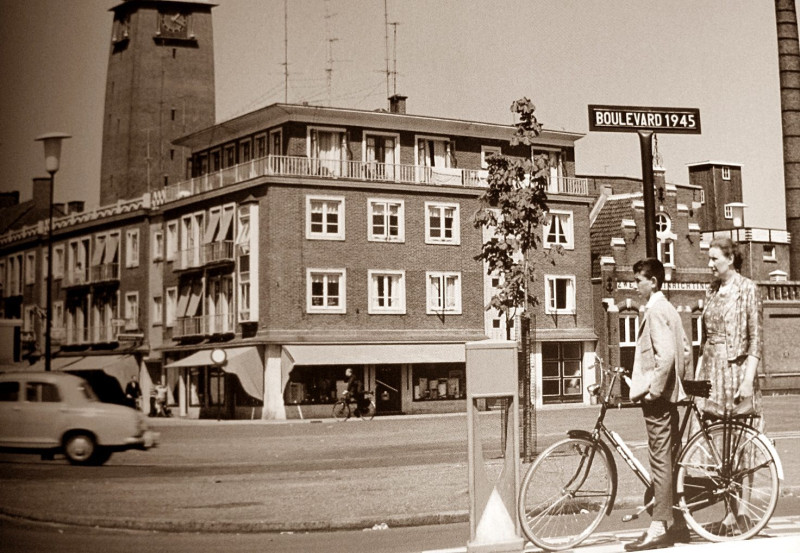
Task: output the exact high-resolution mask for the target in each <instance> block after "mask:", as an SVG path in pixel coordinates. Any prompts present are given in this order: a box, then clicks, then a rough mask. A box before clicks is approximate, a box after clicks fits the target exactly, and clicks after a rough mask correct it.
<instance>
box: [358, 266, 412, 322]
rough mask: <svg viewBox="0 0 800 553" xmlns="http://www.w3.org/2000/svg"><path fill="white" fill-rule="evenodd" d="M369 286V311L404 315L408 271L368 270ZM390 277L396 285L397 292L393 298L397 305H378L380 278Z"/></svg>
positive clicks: (376, 313)
mask: <svg viewBox="0 0 800 553" xmlns="http://www.w3.org/2000/svg"><path fill="white" fill-rule="evenodd" d="M367 275H368V277H367V278H368V282H367V285H368V287H369V293H368V301H369V303H368V308H367V312H368V313H369V314H370V315H380V314H392V315H404V314H405V312H406V272H405V271H396V270H378V269H375V270H369V271H367ZM381 278H390V279H391V281H392V283H393V286H394V287H395V294H393V299H394V300H395V305H390V306H380V305H378V302H379V299H380V298H379V297H378V279H381Z"/></svg>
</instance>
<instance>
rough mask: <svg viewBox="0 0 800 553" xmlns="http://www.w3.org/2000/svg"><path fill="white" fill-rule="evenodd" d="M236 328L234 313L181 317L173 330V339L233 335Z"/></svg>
mask: <svg viewBox="0 0 800 553" xmlns="http://www.w3.org/2000/svg"><path fill="white" fill-rule="evenodd" d="M235 329H236V326H235V324H234V315H233V313H227V314H223V315H199V316H196V317H179V318H178V319H177V320H176V321H175V326H174V327H173V329H172V337H173V338H196V337H204V336H215V335H222V334H233V333H234V332H235Z"/></svg>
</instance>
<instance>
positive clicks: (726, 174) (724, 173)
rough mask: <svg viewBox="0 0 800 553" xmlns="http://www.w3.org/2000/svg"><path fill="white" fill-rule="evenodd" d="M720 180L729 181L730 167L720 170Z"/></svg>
mask: <svg viewBox="0 0 800 553" xmlns="http://www.w3.org/2000/svg"><path fill="white" fill-rule="evenodd" d="M722 180H731V168H730V167H723V168H722Z"/></svg>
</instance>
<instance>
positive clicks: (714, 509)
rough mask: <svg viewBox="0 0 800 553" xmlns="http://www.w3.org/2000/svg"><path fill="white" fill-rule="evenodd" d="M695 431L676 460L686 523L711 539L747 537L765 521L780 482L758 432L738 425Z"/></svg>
mask: <svg viewBox="0 0 800 553" xmlns="http://www.w3.org/2000/svg"><path fill="white" fill-rule="evenodd" d="M707 432H708V438H706V436H704V435H703V433H702V432H698V433H697V434H695V435H694V436H692V438H691V439H690V440H689V443H688V444H687V445H686V448H685V449H684V450H683V452H682V453H681V456H680V459H679V461H678V464H679V467H678V474H677V478H676V491H677V494H678V504H679V506H680V508H681V510H682V511H683V516H684V518H685V519H686V523H687V524H688V525H689V526H690V527H691V528H692V530H694V531H695V532H697V534H698V535H699V536H701V537H702V538H704V539H706V540H709V541H729V540H746V539H748V538H751V537H753V536H755V535H756V534H758V533H759V532H760V531H761V530H762V529H763V528H764V527H765V526H766V525H767V523H768V522H769V519H770V517H772V513H774V512H775V507H776V505H777V504H778V495H779V489H780V482H779V480H778V469H777V467H776V463H775V459H774V457H773V456H772V452H771V451H770V449H769V448H768V447H767V446H766V445H765V444H764V443H763V442H762V441H761V440H760V439H759V433H758V432H757V431H756V430H754V429H753V428H750V427H749V426H745V425H743V424H739V423H730V422H727V423H726V422H720V423H715V424H713V425H711V426H709V427H708V430H707Z"/></svg>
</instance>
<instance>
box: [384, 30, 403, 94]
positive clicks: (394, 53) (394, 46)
mask: <svg viewBox="0 0 800 553" xmlns="http://www.w3.org/2000/svg"><path fill="white" fill-rule="evenodd" d="M399 24H400V23H399V22H397V21H395V22H393V23H389V25H391V26H392V27H393V28H394V43H393V48H394V52H393V58H394V68H393V69H392V78H393V81H394V90H393V92H392V94H394V95H395V96H396V95H397V26H398V25H399ZM386 84H387V86H388V84H389V83H388V82H387V83H386Z"/></svg>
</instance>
